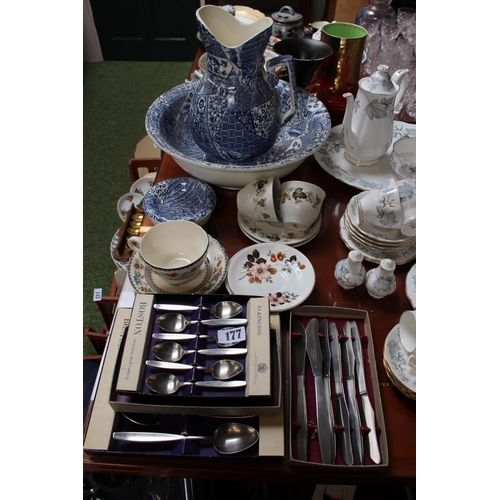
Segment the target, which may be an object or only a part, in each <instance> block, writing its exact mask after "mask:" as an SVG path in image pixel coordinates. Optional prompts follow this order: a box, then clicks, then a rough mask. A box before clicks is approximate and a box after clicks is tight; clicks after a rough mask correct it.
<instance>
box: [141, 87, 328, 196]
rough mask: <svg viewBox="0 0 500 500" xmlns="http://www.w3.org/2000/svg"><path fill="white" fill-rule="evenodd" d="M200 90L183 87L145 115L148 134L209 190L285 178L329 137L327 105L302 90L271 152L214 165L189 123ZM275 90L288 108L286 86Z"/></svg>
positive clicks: (169, 93) (171, 91)
mask: <svg viewBox="0 0 500 500" xmlns="http://www.w3.org/2000/svg"><path fill="white" fill-rule="evenodd" d="M197 85H199V80H196V81H191V82H190V81H188V82H185V83H183V84H181V85H178V86H177V87H174V88H173V89H171V90H169V91H167V92H165V93H164V94H163V95H161V96H160V97H159V98H158V99H156V101H155V102H154V103H153V104H152V105H151V106H150V108H149V110H148V112H147V114H146V131H147V133H148V135H149V137H150V138H151V139H152V141H153V142H154V143H155V144H156V145H157V146H158V147H159V148H161V149H162V150H163V151H164V152H166V153H168V154H169V155H171V156H172V157H173V158H174V159H175V161H176V162H177V163H178V164H179V165H180V166H181V167H182V168H183V169H184V170H185V171H186V172H188V173H189V174H191V175H192V176H194V177H196V178H198V179H201V180H203V181H205V182H209V183H210V184H214V185H216V186H220V187H223V188H228V189H240V188H242V187H243V186H246V185H247V184H248V183H249V182H254V181H257V180H259V179H263V178H267V177H270V176H273V175H276V176H277V177H279V178H282V177H284V176H285V175H288V174H289V173H291V172H293V171H294V170H295V169H297V168H298V167H299V165H300V164H301V163H302V162H303V161H304V160H305V159H306V158H307V157H308V156H310V155H311V154H313V153H314V152H315V151H316V150H317V149H318V148H319V147H320V146H321V144H322V143H323V141H324V140H325V139H326V138H327V136H328V133H329V132H330V128H331V121H330V115H329V114H328V111H327V109H326V108H325V106H324V105H323V103H322V102H321V101H320V100H319V99H317V98H316V97H315V96H313V95H312V94H310V93H309V92H307V91H305V90H304V89H301V88H300V87H299V88H297V94H296V97H297V102H296V112H295V113H294V114H293V115H292V116H291V117H290V118H288V119H287V120H286V121H285V123H284V124H283V125H282V127H281V130H280V132H279V134H278V138H277V139H276V142H275V144H274V145H273V147H272V148H271V149H270V150H269V151H267V152H266V153H264V154H262V155H260V156H257V157H256V158H253V159H250V160H243V161H239V160H238V161H232V160H217V161H211V160H210V158H208V157H207V155H206V154H205V153H204V152H203V151H202V150H201V149H200V148H199V147H198V145H197V144H196V142H195V140H194V138H193V134H192V131H191V128H190V123H189V110H190V106H191V99H192V96H193V93H194V90H195V89H196V86H197ZM276 89H277V91H278V94H279V97H280V99H281V102H285V103H287V102H290V86H289V84H288V83H286V82H284V81H282V80H280V81H279V83H278V85H277V87H276Z"/></svg>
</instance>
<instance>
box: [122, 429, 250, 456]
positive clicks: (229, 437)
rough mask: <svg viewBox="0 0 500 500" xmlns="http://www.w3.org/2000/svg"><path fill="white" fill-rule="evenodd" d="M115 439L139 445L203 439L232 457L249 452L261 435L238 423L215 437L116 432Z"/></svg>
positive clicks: (220, 451)
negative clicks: (244, 451) (234, 454)
mask: <svg viewBox="0 0 500 500" xmlns="http://www.w3.org/2000/svg"><path fill="white" fill-rule="evenodd" d="M113 439H117V440H121V441H135V442H139V443H161V442H167V441H179V440H181V439H198V440H200V439H202V440H206V441H211V442H212V444H213V446H214V448H215V449H216V450H217V451H218V452H219V453H222V454H225V455H231V454H233V453H239V452H240V451H243V450H247V449H248V448H250V447H251V446H253V445H254V444H255V443H256V442H257V441H258V440H259V433H258V431H257V430H256V429H254V428H253V427H250V426H249V425H246V424H240V423H238V422H228V423H226V424H222V425H219V427H217V429H215V432H214V435H213V436H189V435H186V436H185V435H181V434H165V433H161V432H114V433H113Z"/></svg>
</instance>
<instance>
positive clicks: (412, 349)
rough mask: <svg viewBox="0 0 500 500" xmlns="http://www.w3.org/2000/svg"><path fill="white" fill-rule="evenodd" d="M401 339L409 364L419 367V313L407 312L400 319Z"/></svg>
mask: <svg viewBox="0 0 500 500" xmlns="http://www.w3.org/2000/svg"><path fill="white" fill-rule="evenodd" d="M399 338H400V339H401V344H402V346H403V349H404V350H405V351H406V353H407V354H408V364H409V365H410V366H413V368H416V367H417V311H405V312H404V313H403V314H402V315H401V317H400V318H399Z"/></svg>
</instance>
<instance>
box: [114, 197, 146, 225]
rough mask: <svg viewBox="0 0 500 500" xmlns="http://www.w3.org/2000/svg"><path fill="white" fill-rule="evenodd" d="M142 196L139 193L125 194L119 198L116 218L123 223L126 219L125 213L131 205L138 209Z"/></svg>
mask: <svg viewBox="0 0 500 500" xmlns="http://www.w3.org/2000/svg"><path fill="white" fill-rule="evenodd" d="M143 198H144V195H142V194H139V193H125V194H124V195H123V196H120V199H119V200H118V203H117V204H116V211H117V213H118V217H120V219H121V220H122V221H123V222H125V219H126V218H127V212H128V211H129V210H130V209H131V208H132V205H135V206H136V207H138V206H139V205H141V204H142V199H143Z"/></svg>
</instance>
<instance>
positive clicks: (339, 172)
mask: <svg viewBox="0 0 500 500" xmlns="http://www.w3.org/2000/svg"><path fill="white" fill-rule="evenodd" d="M341 131H342V125H337V126H335V127H333V128H332V129H331V130H330V133H329V134H328V137H327V138H326V140H325V141H324V142H323V143H322V144H321V146H320V147H319V148H318V149H317V150H316V152H315V153H314V158H315V159H316V161H317V162H318V163H319V164H320V166H321V168H322V169H323V170H325V171H326V172H328V173H329V174H330V175H332V176H333V177H335V178H336V179H338V180H339V181H341V182H343V183H344V184H348V185H349V186H353V187H355V188H358V189H362V190H364V191H366V190H368V189H373V188H374V187H375V186H377V185H378V184H381V183H382V182H384V181H386V180H387V179H391V178H392V179H394V180H395V181H399V180H400V179H399V177H398V176H397V175H396V174H395V172H394V170H392V167H391V165H390V163H389V155H390V154H391V152H392V144H394V142H396V141H397V140H398V139H402V138H403V137H416V136H417V126H416V125H415V124H413V123H412V124H410V123H405V122H399V121H395V122H394V128H393V141H392V144H391V145H390V146H389V148H388V149H387V152H386V154H385V155H384V156H382V158H380V159H379V161H378V162H377V163H376V164H375V165H373V166H371V167H357V166H356V165H354V164H352V163H350V162H349V161H347V160H346V159H345V157H344V148H343V147H342V142H341V140H340V132H341Z"/></svg>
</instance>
